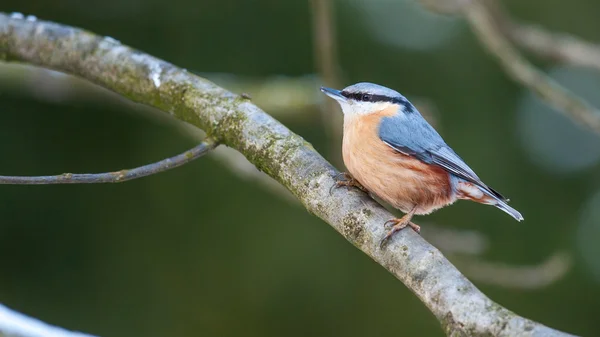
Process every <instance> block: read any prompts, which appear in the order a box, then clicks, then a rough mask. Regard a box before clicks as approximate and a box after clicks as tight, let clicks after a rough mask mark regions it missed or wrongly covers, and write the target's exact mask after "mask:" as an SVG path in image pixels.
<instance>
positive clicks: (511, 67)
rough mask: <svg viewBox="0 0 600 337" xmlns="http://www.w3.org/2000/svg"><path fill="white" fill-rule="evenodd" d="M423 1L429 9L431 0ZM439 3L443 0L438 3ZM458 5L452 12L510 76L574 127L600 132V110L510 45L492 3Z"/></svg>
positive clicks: (462, 0)
mask: <svg viewBox="0 0 600 337" xmlns="http://www.w3.org/2000/svg"><path fill="white" fill-rule="evenodd" d="M420 1H426V3H427V6H428V8H436V7H435V6H432V5H431V2H432V1H434V0H420ZM437 1H442V0H437ZM454 1H455V2H456V4H458V5H460V6H454V7H452V11H451V12H452V13H455V12H456V11H457V8H460V10H459V12H461V13H462V14H463V15H464V16H465V18H466V19H467V21H468V22H469V24H470V25H471V28H472V29H473V31H474V32H475V35H477V37H478V38H479V41H480V42H481V43H482V44H483V45H484V46H485V47H486V48H487V50H488V51H489V52H490V54H492V55H493V56H494V57H496V58H497V59H498V61H499V62H500V64H501V65H502V67H503V68H504V70H505V71H506V73H507V74H508V75H510V77H512V78H513V79H514V80H516V81H517V82H519V83H521V84H522V85H524V86H525V87H527V88H529V89H530V90H532V91H533V92H534V93H535V94H537V95H538V96H539V97H540V98H541V99H542V100H543V101H545V102H546V103H548V104H549V105H551V106H553V107H555V108H556V109H557V110H558V111H560V112H562V113H563V114H565V115H566V116H567V117H569V118H570V119H571V120H573V121H574V122H576V123H577V124H579V125H581V126H583V127H586V128H589V129H591V130H593V131H595V132H596V133H600V111H598V109H596V108H594V107H593V106H591V105H590V104H588V103H587V102H586V101H584V100H583V99H581V98H580V97H579V96H577V95H575V94H573V93H572V92H570V91H569V90H567V89H566V88H564V87H563V86H561V85H560V84H559V83H558V82H556V81H554V80H553V79H551V78H550V77H549V76H547V75H546V74H544V73H543V72H541V71H540V70H538V69H537V68H535V67H534V66H533V65H532V64H531V63H530V62H529V61H527V59H525V57H523V56H522V55H521V54H520V53H519V51H518V50H517V49H516V48H515V47H514V46H513V45H512V44H511V42H510V40H509V38H508V37H507V36H505V34H504V33H503V32H504V31H505V30H506V27H510V24H508V23H507V22H505V21H502V20H498V16H497V14H498V13H497V9H499V8H497V7H495V5H496V4H495V3H494V2H491V1H486V0H454Z"/></svg>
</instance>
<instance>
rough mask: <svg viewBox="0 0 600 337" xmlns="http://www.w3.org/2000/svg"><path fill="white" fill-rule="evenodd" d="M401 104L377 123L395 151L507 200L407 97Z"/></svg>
mask: <svg viewBox="0 0 600 337" xmlns="http://www.w3.org/2000/svg"><path fill="white" fill-rule="evenodd" d="M402 97H403V96H402ZM404 104H405V105H404V106H401V107H400V109H401V110H402V111H399V112H398V114H397V115H396V116H391V117H384V118H382V120H381V122H380V125H379V138H380V139H381V140H382V141H384V142H385V143H386V144H388V145H389V146H390V147H392V148H393V149H395V150H396V151H398V152H401V153H403V154H406V155H410V156H413V157H415V158H417V159H419V160H421V161H423V162H425V163H427V164H433V165H437V166H440V167H442V168H443V169H444V170H446V171H447V172H449V173H450V174H452V175H454V176H456V177H459V178H461V179H464V180H466V181H468V182H471V183H473V184H475V185H477V186H479V187H480V188H482V189H483V191H484V192H487V193H486V194H489V195H490V196H491V197H494V198H496V199H499V200H501V201H506V198H504V197H503V196H502V195H501V194H500V193H498V192H497V191H495V190H493V189H492V188H490V187H488V186H487V185H485V184H484V183H483V182H482V181H481V179H479V177H478V176H477V174H475V172H474V171H473V170H472V169H471V168H470V167H469V166H468V165H467V164H466V163H465V162H464V160H462V158H460V157H459V156H458V155H457V154H456V153H455V152H454V150H452V148H450V146H448V145H447V144H446V142H444V140H443V139H442V137H441V136H440V135H439V133H438V132H437V131H435V129H434V128H433V127H432V126H431V125H430V124H429V123H428V122H427V121H426V120H425V119H424V118H423V116H421V114H420V113H419V112H418V111H417V109H416V108H415V107H414V106H413V105H412V104H411V103H410V102H409V101H408V100H406V102H405V103H404Z"/></svg>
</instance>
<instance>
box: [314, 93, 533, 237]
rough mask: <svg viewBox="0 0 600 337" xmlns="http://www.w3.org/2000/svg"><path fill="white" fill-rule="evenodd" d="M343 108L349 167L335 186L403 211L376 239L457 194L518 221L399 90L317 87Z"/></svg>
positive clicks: (344, 152) (345, 154) (517, 215)
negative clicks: (371, 196) (351, 188)
mask: <svg viewBox="0 0 600 337" xmlns="http://www.w3.org/2000/svg"><path fill="white" fill-rule="evenodd" d="M321 91H322V92H323V93H325V94H326V95H327V96H329V97H331V98H333V99H335V100H336V101H338V103H339V104H340V106H341V107H342V111H343V112H344V139H343V143H342V144H343V145H342V156H343V159H344V164H345V165H346V168H347V169H348V171H349V172H350V175H348V174H345V175H346V178H347V180H345V181H338V182H337V186H342V185H346V186H357V187H359V188H361V189H363V190H366V191H368V192H370V193H373V194H374V195H376V196H378V197H379V198H381V199H382V200H384V201H385V202H387V203H389V204H390V205H392V206H393V207H395V208H397V209H399V210H401V211H402V212H404V213H406V215H404V216H403V217H402V218H399V219H392V220H390V221H388V222H386V224H387V223H392V224H393V225H394V226H393V227H392V229H391V230H390V231H389V232H388V233H387V235H386V236H385V237H384V238H383V240H382V241H381V244H382V245H383V244H384V243H385V242H386V240H388V239H389V238H390V237H391V236H392V235H393V234H394V233H395V232H397V231H399V230H401V229H403V228H405V227H406V226H410V227H411V228H413V229H414V230H415V231H416V232H419V231H420V227H419V226H417V225H415V224H414V223H412V222H411V220H412V217H413V215H415V214H417V215H424V214H429V213H431V212H433V211H435V210H437V209H439V208H442V207H444V206H448V205H450V204H452V203H454V202H455V201H456V200H458V199H466V200H472V201H475V202H478V203H481V204H486V205H493V206H496V207H497V208H499V209H501V210H502V211H504V212H506V213H508V214H509V215H510V216H512V217H513V218H515V219H516V220H517V221H521V220H523V216H521V213H519V212H518V211H517V210H515V209H513V208H512V207H510V206H508V204H507V203H508V199H506V198H505V197H503V196H502V195H501V194H500V193H498V192H497V191H495V190H494V189H492V188H491V187H489V186H487V185H486V184H484V183H483V182H482V181H481V179H479V177H478V176H477V175H476V174H475V172H473V170H472V169H471V168H470V167H469V166H468V165H467V164H466V163H465V162H464V161H463V160H462V159H461V158H460V157H459V156H458V155H457V154H456V153H455V152H454V151H453V150H452V148H450V146H448V145H447V144H446V143H445V142H444V140H443V139H442V137H441V136H440V135H439V134H438V133H437V132H436V131H435V129H434V128H433V127H432V126H431V125H429V123H427V121H426V120H425V119H424V118H423V117H422V116H421V114H420V113H419V111H417V109H416V108H415V107H414V106H413V105H412V104H411V103H410V102H409V101H408V100H407V99H406V98H405V97H404V96H402V95H401V94H400V93H398V92H396V91H394V90H392V89H389V88H386V87H383V86H380V85H377V84H372V83H357V84H354V85H351V86H349V87H346V88H344V89H343V90H342V91H339V90H335V89H331V88H325V87H321Z"/></svg>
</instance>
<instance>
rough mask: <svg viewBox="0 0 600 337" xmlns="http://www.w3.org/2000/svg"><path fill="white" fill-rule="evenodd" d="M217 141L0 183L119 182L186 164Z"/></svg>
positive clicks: (5, 178)
mask: <svg viewBox="0 0 600 337" xmlns="http://www.w3.org/2000/svg"><path fill="white" fill-rule="evenodd" d="M215 146H217V143H215V142H214V141H212V140H211V139H205V140H204V142H202V143H201V144H200V145H198V146H196V147H194V148H193V149H190V150H188V151H185V152H183V153H181V154H178V155H176V156H175V157H171V158H167V159H164V160H161V161H159V162H156V163H152V164H148V165H144V166H140V167H136V168H133V169H128V170H121V171H115V172H107V173H63V174H60V175H55V176H36V177H19V176H0V184H4V185H51V184H99V183H121V182H124V181H128V180H133V179H137V178H142V177H145V176H149V175H152V174H157V173H161V172H164V171H167V170H170V169H172V168H176V167H179V166H181V165H184V164H187V163H189V162H191V161H192V160H194V159H197V158H200V157H202V156H203V155H205V154H207V153H208V152H209V151H210V150H212V149H214V148H215Z"/></svg>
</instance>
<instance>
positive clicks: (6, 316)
mask: <svg viewBox="0 0 600 337" xmlns="http://www.w3.org/2000/svg"><path fill="white" fill-rule="evenodd" d="M0 337H93V336H92V335H88V334H84V333H80V332H73V331H68V330H65V329H63V328H59V327H56V326H52V325H49V324H46V323H44V322H42V321H40V320H37V319H35V318H31V317H28V316H25V315H23V314H21V313H19V312H16V311H14V310H11V309H9V308H7V307H6V306H4V305H1V304H0Z"/></svg>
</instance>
